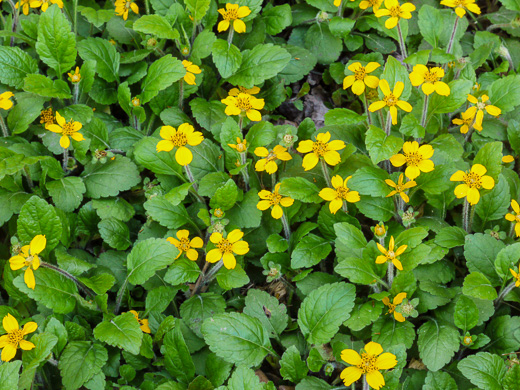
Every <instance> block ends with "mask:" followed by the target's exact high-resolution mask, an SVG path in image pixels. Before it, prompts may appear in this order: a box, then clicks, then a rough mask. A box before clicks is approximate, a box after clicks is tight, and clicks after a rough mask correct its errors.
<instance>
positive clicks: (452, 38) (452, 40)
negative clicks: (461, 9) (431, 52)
mask: <svg viewBox="0 0 520 390" xmlns="http://www.w3.org/2000/svg"><path fill="white" fill-rule="evenodd" d="M459 19H460V18H459V17H458V16H457V15H455V23H453V30H452V31H451V37H450V40H449V42H448V47H446V53H448V54H451V51H452V50H453V42H454V41H455V34H456V33H457V26H458V25H459Z"/></svg>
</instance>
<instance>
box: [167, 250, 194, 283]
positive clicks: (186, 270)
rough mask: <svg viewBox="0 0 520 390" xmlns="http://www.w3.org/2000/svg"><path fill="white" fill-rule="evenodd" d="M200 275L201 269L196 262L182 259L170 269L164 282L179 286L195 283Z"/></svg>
mask: <svg viewBox="0 0 520 390" xmlns="http://www.w3.org/2000/svg"><path fill="white" fill-rule="evenodd" d="M199 275H200V268H199V266H198V265H197V263H196V262H194V261H190V260H188V259H185V258H184V257H181V258H179V259H177V260H175V262H174V263H173V264H172V265H171V266H170V268H168V271H166V274H165V275H164V281H165V282H167V283H170V284H172V285H174V286H177V285H179V284H182V283H195V281H196V280H197V278H198V277H199Z"/></svg>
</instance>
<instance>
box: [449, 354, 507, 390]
mask: <svg viewBox="0 0 520 390" xmlns="http://www.w3.org/2000/svg"><path fill="white" fill-rule="evenodd" d="M457 368H458V369H459V371H460V372H461V373H462V375H464V376H465V377H466V378H468V379H469V381H470V382H471V383H473V384H474V385H475V386H478V387H479V388H481V389H486V390H503V386H502V380H503V379H504V376H505V375H506V372H507V368H506V365H505V363H504V360H503V359H502V358H501V357H500V356H497V355H493V354H491V353H489V352H479V353H477V354H476V355H472V356H468V357H467V358H465V359H463V360H462V361H460V362H459V363H458V365H457Z"/></svg>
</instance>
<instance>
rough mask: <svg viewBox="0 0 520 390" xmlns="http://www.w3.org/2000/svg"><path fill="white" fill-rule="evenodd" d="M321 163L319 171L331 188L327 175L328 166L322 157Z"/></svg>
mask: <svg viewBox="0 0 520 390" xmlns="http://www.w3.org/2000/svg"><path fill="white" fill-rule="evenodd" d="M320 164H321V171H322V172H323V177H324V178H325V181H326V182H327V186H328V187H331V188H332V184H331V182H330V176H329V168H327V163H326V162H325V160H324V159H320Z"/></svg>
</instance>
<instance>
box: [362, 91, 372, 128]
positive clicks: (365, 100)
mask: <svg viewBox="0 0 520 390" xmlns="http://www.w3.org/2000/svg"><path fill="white" fill-rule="evenodd" d="M363 101H364V102H365V111H366V113H367V120H368V125H369V126H371V125H372V118H371V116H370V111H368V99H367V92H366V91H365V92H364V93H363Z"/></svg>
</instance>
